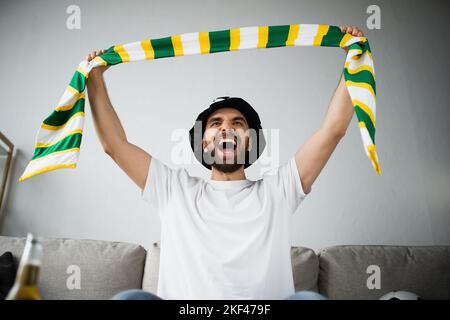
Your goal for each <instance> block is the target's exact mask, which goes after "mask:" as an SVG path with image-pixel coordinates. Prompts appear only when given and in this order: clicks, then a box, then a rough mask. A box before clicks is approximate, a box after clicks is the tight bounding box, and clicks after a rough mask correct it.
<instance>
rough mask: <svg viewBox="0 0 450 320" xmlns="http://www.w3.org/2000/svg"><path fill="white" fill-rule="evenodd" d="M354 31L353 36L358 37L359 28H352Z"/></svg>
mask: <svg viewBox="0 0 450 320" xmlns="http://www.w3.org/2000/svg"><path fill="white" fill-rule="evenodd" d="M352 29H353V31H352V35H353V36H356V35H357V34H358V32H359V30H358V28H357V27H355V26H352Z"/></svg>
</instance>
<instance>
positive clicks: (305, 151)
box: [295, 26, 363, 193]
mask: <svg viewBox="0 0 450 320" xmlns="http://www.w3.org/2000/svg"><path fill="white" fill-rule="evenodd" d="M341 31H342V32H347V33H349V34H352V35H353V36H358V37H361V36H363V33H362V32H361V31H360V30H359V29H358V28H356V27H345V26H343V27H341ZM353 112H354V110H353V104H352V101H351V99H350V95H349V94H348V90H347V87H346V84H345V80H344V75H342V76H341V79H340V81H339V84H338V86H337V88H336V91H335V92H334V95H333V97H332V99H331V102H330V105H329V107H328V112H327V114H326V116H325V119H324V121H323V123H322V125H321V127H320V128H319V129H318V130H317V131H316V132H315V133H314V134H313V135H312V137H310V138H309V139H308V140H307V141H306V142H305V144H303V145H302V146H301V147H300V148H299V150H298V151H297V152H296V154H295V161H296V164H297V169H298V171H299V174H300V181H301V183H302V187H303V190H304V192H305V193H309V192H310V191H311V186H312V185H313V183H314V181H315V180H316V179H317V177H318V176H319V174H320V172H321V171H322V169H323V168H324V166H325V164H326V163H327V162H328V159H330V157H331V154H332V153H333V151H334V150H335V148H336V146H337V145H338V143H339V141H340V140H341V139H342V138H343V137H344V136H345V133H346V131H347V128H348V126H349V124H350V121H351V120H352V117H353Z"/></svg>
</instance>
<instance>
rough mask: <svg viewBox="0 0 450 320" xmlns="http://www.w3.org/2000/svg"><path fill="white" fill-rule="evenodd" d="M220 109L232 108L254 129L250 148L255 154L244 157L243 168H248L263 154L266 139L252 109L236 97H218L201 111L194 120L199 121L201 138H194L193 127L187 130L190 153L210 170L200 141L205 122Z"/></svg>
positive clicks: (256, 115)
mask: <svg viewBox="0 0 450 320" xmlns="http://www.w3.org/2000/svg"><path fill="white" fill-rule="evenodd" d="M221 108H233V109H236V110H238V111H240V112H241V113H242V115H243V116H244V117H245V119H246V120H247V123H248V126H249V129H254V131H255V133H256V135H253V138H256V142H255V141H254V140H253V139H252V135H251V137H250V139H252V146H253V147H256V154H255V153H253V152H252V155H255V156H256V158H255V156H253V157H251V156H250V154H249V152H248V151H246V157H245V164H244V168H248V167H249V166H250V165H252V164H253V162H255V161H256V160H257V159H258V158H259V156H260V155H261V154H262V153H263V151H264V148H265V146H266V139H265V138H264V133H263V132H262V127H261V120H260V119H259V115H258V113H257V112H256V111H255V109H253V107H252V106H251V105H250V104H249V103H248V102H247V101H245V100H244V99H242V98H238V97H218V98H216V99H214V101H213V103H212V104H211V105H210V106H209V107H208V108H206V109H205V110H203V111H202V112H201V113H200V114H199V115H198V116H197V119H196V120H195V121H196V123H197V121H201V125H202V130H201V136H199V137H194V131H195V130H194V128H195V124H194V126H193V127H192V128H191V130H189V140H190V143H191V148H192V151H193V152H194V155H195V157H196V158H197V160H198V161H199V162H200V163H201V164H202V165H203V166H204V167H205V168H207V169H209V170H211V165H209V164H207V163H205V161H204V160H203V146H202V139H203V134H204V133H205V128H206V121H207V120H208V118H209V116H210V115H211V114H212V113H214V112H215V111H216V110H218V109H221Z"/></svg>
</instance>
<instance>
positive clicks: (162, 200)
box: [141, 157, 177, 208]
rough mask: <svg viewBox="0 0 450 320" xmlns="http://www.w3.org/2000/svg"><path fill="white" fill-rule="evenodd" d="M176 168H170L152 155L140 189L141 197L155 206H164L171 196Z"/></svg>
mask: <svg viewBox="0 0 450 320" xmlns="http://www.w3.org/2000/svg"><path fill="white" fill-rule="evenodd" d="M176 172H177V170H175V169H171V168H169V167H168V166H166V165H165V164H164V163H162V162H161V161H159V160H158V159H156V158H155V157H152V159H151V161H150V166H149V169H148V174H147V181H146V182H145V187H144V190H143V191H142V195H141V196H142V199H144V200H145V201H147V202H148V203H150V204H151V205H153V206H154V207H156V208H162V207H164V206H165V205H166V204H167V203H168V201H169V199H170V196H171V192H172V184H173V180H174V179H175V177H176Z"/></svg>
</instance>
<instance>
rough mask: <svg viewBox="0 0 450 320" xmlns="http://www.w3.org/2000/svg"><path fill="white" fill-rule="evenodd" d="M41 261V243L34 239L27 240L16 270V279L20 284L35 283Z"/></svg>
mask: <svg viewBox="0 0 450 320" xmlns="http://www.w3.org/2000/svg"><path fill="white" fill-rule="evenodd" d="M41 261H42V245H41V243H40V242H38V241H36V240H34V239H33V240H31V241H30V240H27V242H26V245H25V249H24V253H23V255H22V259H21V260H20V265H19V270H18V272H17V281H19V282H20V283H21V284H22V285H27V286H32V285H37V282H38V277H39V269H40V267H41Z"/></svg>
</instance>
